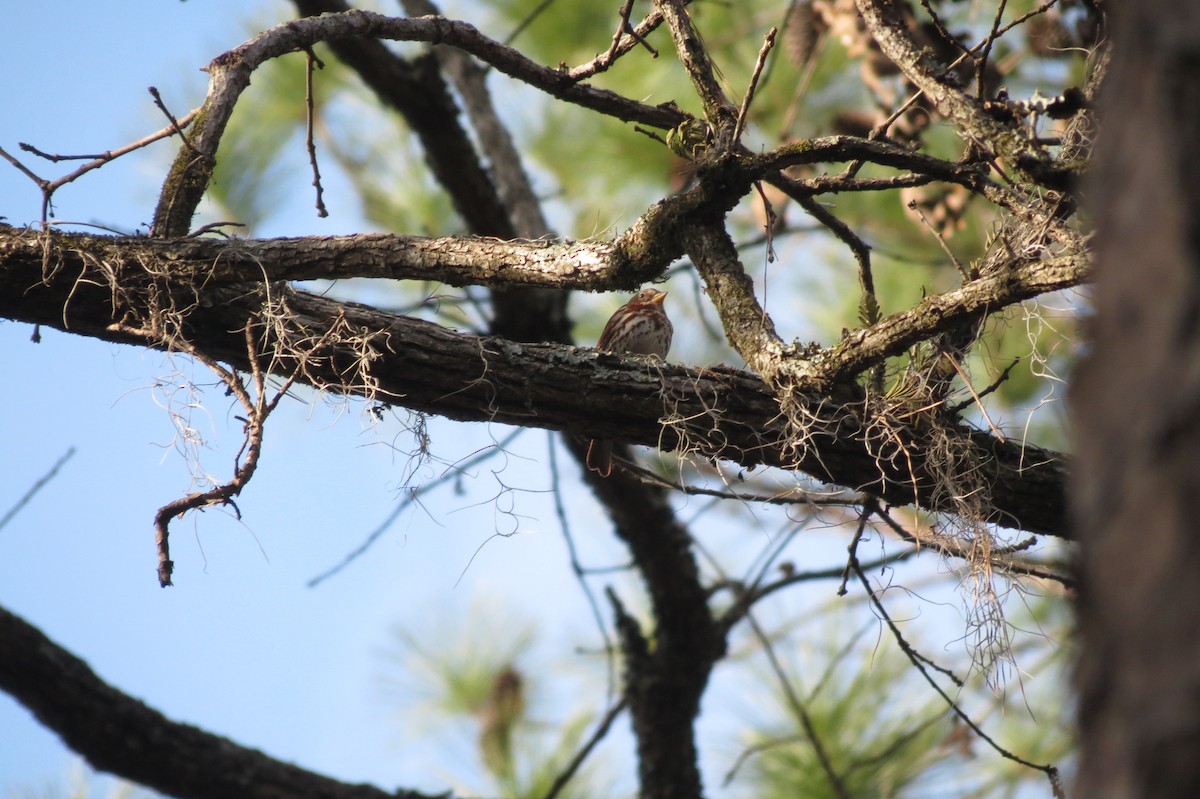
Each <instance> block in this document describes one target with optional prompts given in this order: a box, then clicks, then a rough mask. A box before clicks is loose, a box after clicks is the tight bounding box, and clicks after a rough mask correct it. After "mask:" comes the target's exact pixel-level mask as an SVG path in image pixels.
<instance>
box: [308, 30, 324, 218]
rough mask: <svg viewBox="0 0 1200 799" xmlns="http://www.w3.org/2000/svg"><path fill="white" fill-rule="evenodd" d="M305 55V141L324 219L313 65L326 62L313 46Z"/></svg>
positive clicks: (320, 212) (318, 214) (321, 215)
mask: <svg viewBox="0 0 1200 799" xmlns="http://www.w3.org/2000/svg"><path fill="white" fill-rule="evenodd" d="M304 56H305V59H306V62H307V63H306V68H305V71H304V109H305V113H304V142H305V146H306V147H307V148H308V162H309V163H310V164H312V172H313V180H312V185H313V187H314V188H315V189H316V190H317V216H318V217H320V218H321V219H324V218H325V217H327V216H329V211H328V210H327V209H326V208H325V199H324V196H323V195H324V194H325V190H324V188H323V187H322V186H321V170H320V168H319V167H318V166H317V145H316V144H315V143H314V142H313V127H314V126H313V116H314V111H313V105H314V98H313V67H314V66H315V67H317V68H319V69H324V68H325V63H324V62H323V61H321V59H319V58H317V54H316V53H314V52H313V49H312V48H311V47H305V48H304Z"/></svg>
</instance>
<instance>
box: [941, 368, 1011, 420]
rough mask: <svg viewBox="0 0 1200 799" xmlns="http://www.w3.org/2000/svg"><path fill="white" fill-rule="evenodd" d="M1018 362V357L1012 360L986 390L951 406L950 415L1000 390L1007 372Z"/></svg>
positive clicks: (956, 413) (1006, 377)
mask: <svg viewBox="0 0 1200 799" xmlns="http://www.w3.org/2000/svg"><path fill="white" fill-rule="evenodd" d="M1020 362H1021V356H1020V355H1018V356H1017V357H1015V358H1013V361H1012V363H1010V364H1009V365H1008V366H1006V367H1004V371H1003V372H1001V373H1000V376H999V377H997V378H996V379H995V380H993V381H992V382H991V384H990V385H989V386H988V387H987V388H985V389H984V390H983V391H980V392H979V393H978V394H972V398H971V399H969V400H963V401H962V402H960V403H958V404H957V405H954V406H952V407H951V408H950V409H949V410H950V413H951V414H954V415H958V414H959V413H961V412H962V410H963V409H964V408H966V407H967V406H968V405H970V404H971V403H975V402H979V400H980V399H982V398H983V397H986V396H987V395H988V394H991V393H992V392H993V391H995V390H996V389H998V388H1000V386H1001V384H1003V383H1004V381H1005V380H1007V379H1008V374H1009V372H1011V371H1012V370H1013V367H1015V366H1016V365H1017V364H1019V363H1020Z"/></svg>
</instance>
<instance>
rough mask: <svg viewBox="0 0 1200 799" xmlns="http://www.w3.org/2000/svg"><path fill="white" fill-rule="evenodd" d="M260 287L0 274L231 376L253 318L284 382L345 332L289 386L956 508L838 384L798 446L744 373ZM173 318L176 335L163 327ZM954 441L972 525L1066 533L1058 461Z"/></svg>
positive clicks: (93, 275) (28, 309) (38, 298)
mask: <svg viewBox="0 0 1200 799" xmlns="http://www.w3.org/2000/svg"><path fill="white" fill-rule="evenodd" d="M269 288H270V299H269V298H268V296H267V294H266V293H264V291H263V290H262V289H261V288H260V287H257V286H252V285H241V284H235V285H231V286H227V287H216V288H204V287H202V286H195V285H178V284H170V283H165V284H164V285H160V284H157V283H146V282H142V283H140V284H139V283H137V282H136V281H129V280H126V281H125V283H124V284H123V285H121V286H119V287H118V288H114V285H113V284H112V283H111V282H110V277H109V276H108V275H106V273H105V272H104V271H103V270H101V269H98V268H97V269H77V268H76V267H75V266H72V267H70V268H66V267H62V268H58V269H57V270H55V271H52V272H50V273H47V274H46V275H43V273H42V269H41V264H40V263H39V264H37V265H36V266H35V265H30V264H27V265H25V266H24V267H8V266H3V267H0V316H3V317H7V318H10V319H15V320H20V321H26V322H32V323H40V324H42V325H46V326H50V327H55V328H58V329H63V330H69V331H72V332H75V333H79V334H82V335H88V336H93V337H96V338H100V339H104V340H107V341H119V342H126V343H135V344H145V343H146V341H145V339H144V338H143V337H140V336H135V335H131V334H130V333H129V332H128V327H129V325H130V324H133V325H135V326H138V327H141V328H144V329H151V330H153V329H158V330H159V334H160V335H161V336H162V338H160V340H159V341H158V342H157V343H155V346H161V347H166V346H169V341H170V336H171V334H172V333H175V334H178V335H182V336H184V337H185V338H186V340H188V341H189V342H190V343H191V345H192V346H194V347H195V348H196V349H197V350H199V351H202V352H204V353H205V354H206V355H208V356H209V357H211V358H214V359H217V360H221V361H224V362H226V363H229V364H232V365H234V366H237V367H238V368H240V369H248V368H249V362H248V360H247V353H246V347H245V340H244V338H243V336H242V335H241V334H240V333H238V332H236V331H240V330H242V329H243V328H244V327H245V324H246V320H247V319H249V318H254V319H255V320H257V321H256V327H259V326H261V327H262V328H263V329H262V330H261V333H260V336H259V339H258V340H259V343H260V344H259V346H260V347H261V352H260V359H261V361H262V362H263V363H270V364H272V369H273V370H274V371H275V372H276V373H277V374H281V375H284V376H285V377H286V376H290V375H291V374H293V373H295V372H296V371H297V369H298V367H299V366H300V364H299V363H298V362H297V358H296V355H295V354H296V353H297V352H307V350H305V345H306V344H308V345H311V342H314V341H317V340H319V339H320V338H322V337H323V336H325V335H327V334H328V331H329V330H330V328H335V327H338V328H340V329H341V330H342V331H343V332H342V334H341V335H338V336H333V337H332V338H331V339H329V340H330V341H331V342H336V343H331V344H330V346H329V347H328V348H326V349H324V350H322V351H321V352H318V353H313V354H312V355H311V356H310V357H309V358H308V360H307V361H306V362H305V363H304V364H303V368H301V369H299V375H298V379H299V380H301V381H303V382H306V383H308V384H311V385H315V386H317V387H318V388H330V389H332V390H335V391H342V392H347V393H353V394H358V395H363V396H370V397H373V398H375V399H379V400H383V401H387V402H391V403H395V404H399V405H403V406H405V407H408V408H412V409H413V410H417V411H422V412H428V413H436V414H439V415H442V416H446V417H449V418H452V419H460V420H464V421H488V420H493V421H498V422H503V423H507V424H519V425H526V426H535V427H543V428H549V429H554V430H570V431H572V432H575V433H578V434H581V435H586V436H589V437H593V438H611V439H616V440H623V441H627V442H631V443H638V444H645V445H648V446H657V447H660V448H662V449H665V450H674V449H686V450H689V451H692V452H696V453H698V454H700V455H703V456H705V457H722V458H727V459H729V460H732V461H736V462H739V463H742V464H745V465H753V464H758V463H762V464H767V465H772V466H780V467H783V468H789V469H791V468H796V469H801V470H803V471H805V472H808V473H809V474H812V475H814V476H816V477H818V478H819V479H821V480H824V481H826V482H830V483H836V484H838V485H844V486H848V487H851V488H856V489H862V490H865V491H869V492H871V493H874V494H876V495H878V496H881V497H883V498H884V499H886V500H887V501H889V502H892V503H894V504H908V503H912V502H916V503H918V504H923V505H927V506H928V507H931V508H934V509H940V510H945V511H949V512H953V511H954V507H953V506H952V505H951V504H946V500H945V498H944V497H941V496H940V495H939V493H938V492H937V491H936V490H935V486H934V485H933V484H932V483H928V482H927V476H928V473H929V471H930V470H932V471H936V469H937V466H938V464H937V463H936V462H930V463H928V464H925V463H924V461H923V459H924V458H926V457H934V456H933V455H932V454H931V453H930V452H929V450H928V448H927V442H924V441H923V440H922V439H921V436H920V435H919V434H917V433H916V432H912V431H907V432H906V431H903V430H900V431H896V435H897V436H898V438H897V440H898V441H901V442H902V445H903V447H904V451H905V458H906V461H905V462H906V463H907V462H909V460H911V462H912V463H913V468H912V470H911V471H910V470H909V468H908V467H907V466H904V465H902V464H901V463H899V462H894V461H889V460H887V459H881V458H879V457H878V453H877V452H875V451H873V450H872V448H871V447H870V446H868V444H869V442H868V441H866V440H865V439H864V438H863V436H864V435H865V434H864V432H863V431H864V430H865V429H867V425H866V420H864V419H863V418H862V416H861V406H860V405H859V404H858V403H859V400H858V399H857V398H856V397H855V396H854V393H853V391H850V390H848V389H847V390H846V391H845V392H844V394H845V395H844V396H843V397H842V398H841V399H836V398H835V396H834V395H830V394H829V393H811V394H810V393H805V392H802V391H798V392H796V393H795V394H794V395H793V396H792V397H791V398H790V401H791V402H793V403H799V406H798V407H802V408H803V409H804V413H805V414H807V415H808V416H809V417H810V422H809V427H808V433H809V436H808V442H807V446H804V447H801V448H799V449H797V448H796V446H795V444H796V442H795V441H793V440H792V439H791V438H789V436H790V435H791V434H792V433H791V432H789V431H788V430H787V429H786V428H785V426H784V425H783V424H782V422H781V420H780V419H779V410H780V406H779V400H778V398H777V397H776V396H775V394H774V393H773V392H772V390H771V389H770V388H768V387H767V386H766V385H765V384H764V383H763V382H762V380H761V379H760V378H758V377H757V376H755V375H752V374H748V373H745V372H740V371H736V370H731V369H724V368H722V369H717V370H712V369H688V368H685V367H682V366H673V365H653V364H647V363H645V362H644V361H640V360H638V359H636V358H633V359H631V358H623V357H620V356H616V355H612V354H600V353H595V352H592V351H588V350H573V349H570V348H564V347H562V346H561V345H546V344H542V345H539V344H518V343H516V342H512V341H509V340H505V339H499V338H480V337H477V336H470V335H464V334H459V333H455V332H453V331H450V330H446V329H444V328H442V327H439V326H437V325H434V324H431V323H427V322H421V321H418V320H414V319H408V318H405V317H400V316H395V315H391V314H385V313H381V312H379V311H376V310H374V309H372V308H368V307H365V306H360V305H355V304H352V303H339V302H335V301H332V300H328V299H325V298H321V297H316V296H313V295H310V294H306V293H303V292H294V291H289V290H288V289H287V288H286V287H285V286H283V285H272V286H270V287H269ZM172 304H174V305H172ZM183 306H186V307H187V309H188V312H187V314H186V316H183V317H182V321H181V322H180V321H179V317H177V316H176V315H173V313H172V312H171V310H170V308H171V307H183ZM887 321H888V320H887V319H885V320H884V322H885V323H886V322H887ZM117 322H125V323H126V324H125V326H124V327H121V326H117V325H116V324H115V323H117ZM170 324H176V325H178V328H177V329H176V330H174V331H172V330H170V329H167V327H168V326H169V325H170ZM231 331H233V332H231ZM152 343H154V342H152ZM955 435H957V436H959V437H960V438H961V439H962V441H963V442H964V443H965V444H968V445H969V446H971V447H972V448H973V449H975V450H977V451H979V452H980V453H981V457H980V458H979V462H980V469H981V472H980V479H981V480H982V481H984V482H985V483H986V484H987V486H988V487H989V490H990V492H991V504H990V507H989V508H987V509H985V510H984V512H983V514H984V518H987V519H990V520H993V521H996V522H998V523H1001V524H1005V525H1008V526H1016V527H1020V528H1023V529H1026V530H1029V531H1031V532H1043V533H1051V534H1054V535H1063V534H1064V527H1063V517H1062V514H1063V507H1062V504H1063V495H1062V491H1063V486H1062V482H1063V478H1064V463H1063V460H1062V458H1061V457H1060V456H1058V455H1055V454H1053V453H1049V452H1045V451H1042V450H1038V449H1036V448H1032V447H1025V448H1022V447H1020V446H1017V445H1015V444H1012V443H1000V442H997V441H995V440H993V439H992V438H991V437H990V436H987V435H986V434H983V433H980V432H978V431H970V430H967V429H965V428H962V429H958V430H957V432H956V433H955Z"/></svg>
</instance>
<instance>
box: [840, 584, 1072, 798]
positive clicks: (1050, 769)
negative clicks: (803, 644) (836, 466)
mask: <svg viewBox="0 0 1200 799" xmlns="http://www.w3.org/2000/svg"><path fill="white" fill-rule="evenodd" d="M853 568H854V573H855V575H856V576H857V577H858V581H859V582H860V583H862V586H863V589H864V590H865V591H866V592H867V597H868V598H869V599H870V600H871V604H872V605H874V606H875V609H876V611H877V612H878V613H879V614H880V616H881V618H882V619H883V621H884V623H885V624H886V625H887V626H888V629H890V630H891V631H892V635H893V636H894V637H895V639H896V643H897V644H899V645H900V649H901V650H902V651H903V652H904V654H905V655H907V656H908V659H909V660H910V661H911V662H912V664H913V665H914V666H915V667H916V668H917V671H919V672H920V673H921V676H922V677H924V678H925V681H926V682H928V683H929V684H930V685H931V686H932V687H933V690H934V691H936V692H937V693H938V695H939V696H941V697H942V699H943V700H945V702H946V705H947V706H948V707H949V708H950V710H951V711H953V713H954V715H956V716H958V718H959V719H961V720H962V722H963V723H964V724H966V725H967V726H968V727H970V729H971V731H972V732H973V733H975V734H976V735H978V736H979V738H980V740H982V741H984V742H985V743H987V744H988V746H990V747H992V749H993V750H995V751H996V752H997V753H998V754H999V755H1000V756H1001V757H1003V758H1005V759H1007V760H1011V761H1013V762H1014V763H1020V764H1021V765H1022V766H1026V767H1028V768H1031V769H1036V770H1037V771H1041V772H1043V773H1044V774H1045V775H1046V776H1047V777H1048V778H1049V779H1050V783H1051V785H1054V786H1057V785H1058V782H1059V778H1058V769H1057V768H1055V767H1054V766H1052V765H1050V764H1045V765H1042V764H1038V763H1033V762H1031V761H1029V760H1026V759H1024V758H1023V757H1021V756H1019V755H1017V754H1014V753H1013V752H1010V751H1008V750H1007V749H1005V748H1004V747H1003V746H1001V745H1000V744H999V743H997V742H996V741H995V739H993V738H992V737H991V736H989V735H988V734H987V733H986V732H984V731H983V729H982V728H981V727H980V726H979V725H978V724H976V723H975V722H974V721H973V720H972V719H971V717H970V716H968V715H967V713H966V712H965V711H964V710H963V709H962V708H960V707H959V706H958V703H957V702H955V701H954V699H953V698H951V696H950V695H949V694H948V693H946V691H945V689H943V688H942V686H940V685H938V683H937V680H935V679H933V677H932V676H931V675H930V674H929V672H928V671H926V669H925V664H929V665H930V666H931V667H933V668H935V669H937V670H938V671H940V672H942V673H943V674H945V675H947V676H949V677H950V679H951V680H953V681H954V683H955V684H956V685H957V686H959V687H960V688H961V687H962V686H963V682H962V680H960V679H959V678H958V677H956V676H954V674H953V673H952V672H950V671H949V670H948V669H943V668H941V667H939V666H936V665H934V664H933V662H932V661H930V660H929V659H928V658H926V657H924V656H923V655H921V654H920V653H918V652H917V651H916V650H915V649H913V648H912V646H911V645H910V644H909V643H908V641H906V640H904V636H903V635H902V634H901V633H900V630H899V628H898V627H896V623H895V622H894V621H892V618H891V616H889V615H888V613H887V610H885V609H884V607H883V603H882V602H880V600H879V597H878V596H876V594H875V590H874V589H873V588H872V587H871V582H870V580H868V579H867V575H866V574H864V573H863V571H862V569H861V568H860V567H859V566H858V563H857V562H855V563H854V564H853Z"/></svg>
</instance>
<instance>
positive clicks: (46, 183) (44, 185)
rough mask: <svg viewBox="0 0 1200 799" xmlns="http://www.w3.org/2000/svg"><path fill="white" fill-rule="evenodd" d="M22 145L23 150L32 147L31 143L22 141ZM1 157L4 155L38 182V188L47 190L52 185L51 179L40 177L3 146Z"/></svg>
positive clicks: (0, 151)
mask: <svg viewBox="0 0 1200 799" xmlns="http://www.w3.org/2000/svg"><path fill="white" fill-rule="evenodd" d="M20 146H21V149H22V150H25V149H30V147H29V145H27V144H24V143H22V144H21V145H20ZM0 157H3V158H4V160H6V161H8V163H10V164H12V165H13V166H15V167H16V168H17V169H19V170H20V171H21V172H22V173H23V174H24V175H25V177H27V178H29V179H30V180H32V181H33V182H34V183H36V184H37V185H38V188H40V189H41V190H42V191H45V190H46V188H47V187H48V186H49V185H50V181H48V180H46V179H45V178H41V177H38V176H37V175H36V174H35V173H34V172H33V170H31V169H30V168H29V167H27V166H25V165H24V164H22V163H21V162H20V161H19V160H17V159H16V158H14V157H13V156H11V155H9V154H8V152H6V151H5V149H4V148H3V147H0Z"/></svg>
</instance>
